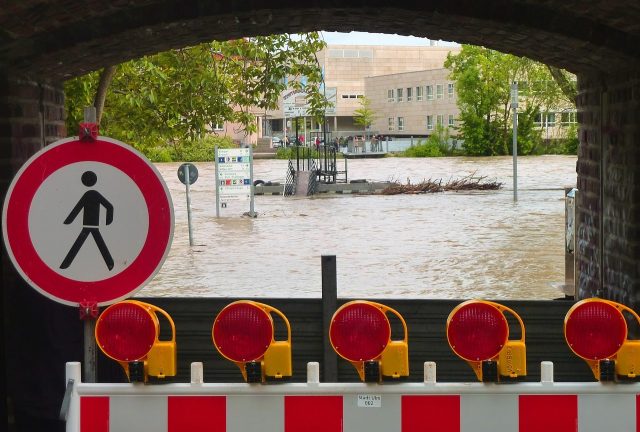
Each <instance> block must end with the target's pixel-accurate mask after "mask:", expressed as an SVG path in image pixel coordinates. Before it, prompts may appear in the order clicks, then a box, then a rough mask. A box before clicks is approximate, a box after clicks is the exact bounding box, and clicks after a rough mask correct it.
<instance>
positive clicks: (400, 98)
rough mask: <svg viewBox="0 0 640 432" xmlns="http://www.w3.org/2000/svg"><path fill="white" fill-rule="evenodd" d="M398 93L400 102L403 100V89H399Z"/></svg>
mask: <svg viewBox="0 0 640 432" xmlns="http://www.w3.org/2000/svg"><path fill="white" fill-rule="evenodd" d="M396 93H397V94H398V102H402V89H401V88H399V89H397V90H396Z"/></svg>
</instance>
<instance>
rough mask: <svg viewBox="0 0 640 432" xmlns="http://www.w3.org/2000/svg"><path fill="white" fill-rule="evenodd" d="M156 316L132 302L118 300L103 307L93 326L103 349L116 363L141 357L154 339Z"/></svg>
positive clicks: (151, 345)
mask: <svg viewBox="0 0 640 432" xmlns="http://www.w3.org/2000/svg"><path fill="white" fill-rule="evenodd" d="M156 324H157V318H155V316H154V315H153V314H151V312H149V311H148V310H147V309H145V308H143V307H141V306H140V305H138V304H135V303H128V302H122V303H117V304H115V305H113V306H111V307H110V308H108V309H107V310H105V311H104V312H103V314H102V316H101V317H100V321H99V325H97V326H96V339H97V340H98V342H99V344H100V348H101V349H102V351H103V352H104V353H105V354H106V355H107V356H108V357H110V358H112V359H114V360H116V361H119V362H127V363H128V362H131V361H138V360H141V359H143V358H144V357H145V356H146V355H147V354H148V353H149V351H151V347H153V343H154V342H155V340H156V336H157V334H156V327H157V325H156Z"/></svg>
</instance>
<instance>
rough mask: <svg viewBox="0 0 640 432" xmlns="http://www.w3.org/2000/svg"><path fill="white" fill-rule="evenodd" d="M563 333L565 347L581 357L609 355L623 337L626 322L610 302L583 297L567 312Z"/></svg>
mask: <svg viewBox="0 0 640 432" xmlns="http://www.w3.org/2000/svg"><path fill="white" fill-rule="evenodd" d="M564 336H565V339H566V340H567V344H568V345H569V348H571V350H572V351H573V352H574V353H576V355H578V356H579V357H582V358H583V359H585V360H603V359H608V358H611V357H613V356H614V355H615V354H616V353H617V352H618V351H619V350H620V347H621V346H622V344H623V343H624V341H625V340H626V339H627V323H626V321H625V319H624V316H623V315H622V312H620V311H619V310H618V309H617V308H616V307H615V306H614V305H612V304H611V303H608V302H606V301H602V300H583V301H581V302H578V303H576V304H575V305H574V306H573V307H572V308H571V309H570V310H569V312H567V316H566V318H565V320H564Z"/></svg>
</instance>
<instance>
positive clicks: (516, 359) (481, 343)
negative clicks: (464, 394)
mask: <svg viewBox="0 0 640 432" xmlns="http://www.w3.org/2000/svg"><path fill="white" fill-rule="evenodd" d="M505 312H508V313H510V314H512V315H513V316H515V317H516V319H517V320H518V322H519V323H520V326H521V331H522V337H521V339H520V340H514V341H510V340H509V324H508V322H507V318H506V317H505V315H504V313H505ZM524 332H525V330H524V324H523V323H522V320H521V319H520V317H519V316H518V315H517V314H516V313H515V312H514V311H512V310H511V309H509V308H507V307H505V306H503V305H501V304H498V303H493V302H489V301H483V300H470V301H467V302H464V303H462V304H460V305H458V306H457V307H456V308H455V309H454V310H453V311H451V313H450V314H449V318H448V319H447V340H448V342H449V345H450V346H451V349H452V350H453V352H455V353H456V355H458V356H459V357H460V358H462V359H464V360H466V361H467V363H469V365H470V366H471V368H472V369H473V371H474V372H475V374H476V376H477V377H478V379H479V380H480V381H500V380H501V379H515V378H519V377H522V376H524V375H526V348H525V343H524ZM507 357H508V358H509V361H502V360H503V359H504V360H506V359H507Z"/></svg>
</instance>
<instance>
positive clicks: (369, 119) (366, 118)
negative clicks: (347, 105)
mask: <svg viewBox="0 0 640 432" xmlns="http://www.w3.org/2000/svg"><path fill="white" fill-rule="evenodd" d="M376 118H377V116H376V113H375V111H374V110H373V109H371V99H369V98H368V97H366V96H364V97H362V98H360V108H357V109H356V110H354V111H353V122H354V123H355V124H357V125H360V126H364V128H365V129H368V128H369V127H371V125H372V124H373V122H374V121H375V119H376Z"/></svg>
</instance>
